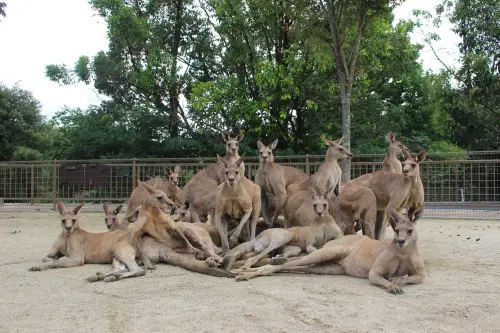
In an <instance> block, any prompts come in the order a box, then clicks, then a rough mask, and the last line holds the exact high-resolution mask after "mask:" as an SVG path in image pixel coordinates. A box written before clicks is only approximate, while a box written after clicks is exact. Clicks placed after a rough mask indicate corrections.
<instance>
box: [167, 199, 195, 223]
mask: <svg viewBox="0 0 500 333" xmlns="http://www.w3.org/2000/svg"><path fill="white" fill-rule="evenodd" d="M170 216H171V217H172V220H174V221H175V222H177V221H180V222H189V221H191V212H190V211H189V201H186V202H184V205H178V206H177V207H175V208H174V209H172V210H171V211H170Z"/></svg>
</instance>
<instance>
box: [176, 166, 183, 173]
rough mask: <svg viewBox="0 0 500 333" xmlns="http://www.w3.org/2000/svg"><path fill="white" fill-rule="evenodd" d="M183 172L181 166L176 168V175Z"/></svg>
mask: <svg viewBox="0 0 500 333" xmlns="http://www.w3.org/2000/svg"><path fill="white" fill-rule="evenodd" d="M181 170H182V169H181V167H180V166H178V165H176V166H175V167H174V173H177V174H179V173H181Z"/></svg>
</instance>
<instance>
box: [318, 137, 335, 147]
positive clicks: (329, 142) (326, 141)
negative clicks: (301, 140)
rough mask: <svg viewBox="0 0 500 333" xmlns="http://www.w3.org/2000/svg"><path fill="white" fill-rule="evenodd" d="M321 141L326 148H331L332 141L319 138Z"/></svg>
mask: <svg viewBox="0 0 500 333" xmlns="http://www.w3.org/2000/svg"><path fill="white" fill-rule="evenodd" d="M321 140H323V142H324V143H326V145H327V146H331V145H332V144H333V141H331V140H328V139H327V138H321Z"/></svg>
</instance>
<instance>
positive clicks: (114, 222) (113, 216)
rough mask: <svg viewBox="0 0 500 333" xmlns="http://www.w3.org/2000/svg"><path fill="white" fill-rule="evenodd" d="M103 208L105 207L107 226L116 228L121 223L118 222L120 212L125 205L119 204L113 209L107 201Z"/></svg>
mask: <svg viewBox="0 0 500 333" xmlns="http://www.w3.org/2000/svg"><path fill="white" fill-rule="evenodd" d="M102 208H103V209H104V222H105V223H106V227H107V228H108V229H112V228H116V227H118V226H119V225H120V223H118V218H117V217H118V214H120V212H121V211H122V208H123V205H119V206H118V207H116V208H115V209H113V210H112V209H111V206H110V205H109V204H108V203H107V202H105V203H104V204H103V205H102Z"/></svg>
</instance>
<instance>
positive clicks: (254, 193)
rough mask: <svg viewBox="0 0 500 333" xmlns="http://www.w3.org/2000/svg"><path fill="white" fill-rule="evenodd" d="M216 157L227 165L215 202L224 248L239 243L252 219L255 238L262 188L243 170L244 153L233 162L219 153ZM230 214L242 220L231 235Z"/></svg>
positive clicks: (216, 222) (227, 248)
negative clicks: (229, 226) (243, 172)
mask: <svg viewBox="0 0 500 333" xmlns="http://www.w3.org/2000/svg"><path fill="white" fill-rule="evenodd" d="M217 158H218V159H219V160H220V161H221V162H222V163H223V164H224V166H225V178H226V181H225V182H224V183H222V184H220V185H219V187H218V188H217V196H216V203H215V219H214V222H215V225H216V226H217V229H218V230H219V234H220V238H221V243H222V248H223V249H224V250H229V249H230V248H231V247H234V246H235V245H237V244H238V237H239V236H240V233H241V230H242V229H243V227H245V224H246V227H247V229H248V224H247V222H248V221H249V220H250V222H249V223H250V227H251V229H250V239H255V232H256V228H257V220H258V218H259V214H260V204H261V198H260V194H261V191H260V188H259V186H257V185H255V184H254V183H252V181H250V180H248V179H247V178H246V177H245V175H242V174H241V173H240V168H239V167H240V164H241V163H242V162H243V160H244V159H245V153H243V155H242V156H241V157H240V158H239V159H238V160H237V161H236V162H235V163H234V164H233V163H231V162H228V161H226V160H225V159H224V158H222V157H220V156H219V155H217ZM227 216H230V217H232V218H235V219H238V218H240V216H241V220H240V222H239V224H238V226H237V227H236V229H235V230H234V232H233V234H232V235H231V237H230V238H229V239H228V230H227V227H228V221H227V219H226V217H227Z"/></svg>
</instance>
